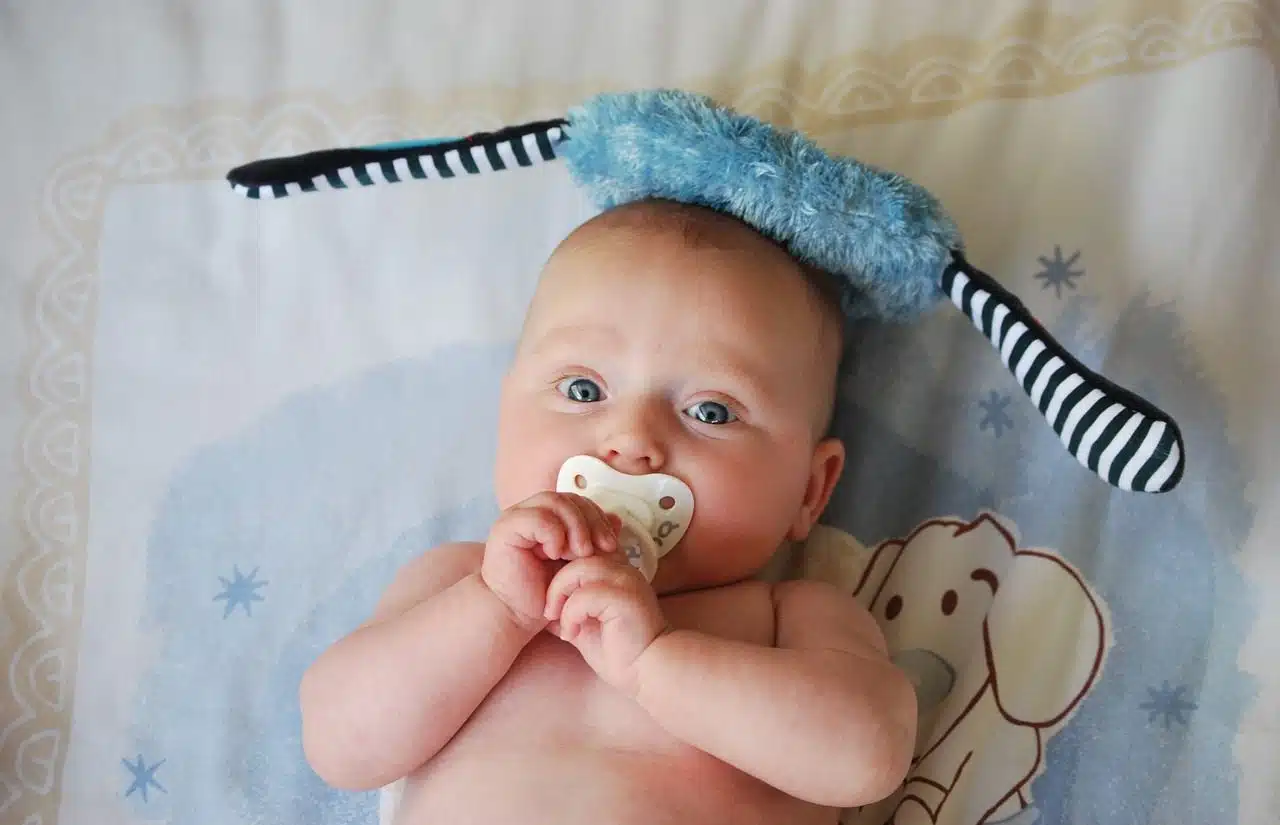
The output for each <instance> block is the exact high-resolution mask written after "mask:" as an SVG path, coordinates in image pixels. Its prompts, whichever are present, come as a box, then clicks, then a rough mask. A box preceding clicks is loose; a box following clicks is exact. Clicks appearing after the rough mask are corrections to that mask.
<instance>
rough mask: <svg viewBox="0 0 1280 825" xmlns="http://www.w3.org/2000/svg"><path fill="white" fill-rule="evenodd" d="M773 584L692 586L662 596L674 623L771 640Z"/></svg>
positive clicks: (763, 641) (746, 638)
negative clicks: (698, 587)
mask: <svg viewBox="0 0 1280 825" xmlns="http://www.w3.org/2000/svg"><path fill="white" fill-rule="evenodd" d="M772 590H773V588H772V586H771V585H770V584H768V583H767V582H762V581H745V582H740V583H738V584H730V585H725V586H723V587H712V588H708V589H706V590H695V591H691V592H688V593H681V594H679V595H675V596H667V597H665V598H663V599H662V605H663V611H664V612H665V613H666V615H667V619H668V621H670V622H671V624H672V625H674V626H676V627H685V628H689V629H693V630H701V631H703V632H705V633H710V634H711V635H713V636H719V637H721V638H726V639H738V640H740V641H745V642H753V643H755V644H772V640H773V637H774V622H773V619H774V616H773V595H772Z"/></svg>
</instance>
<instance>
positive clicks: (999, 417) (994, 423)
mask: <svg viewBox="0 0 1280 825" xmlns="http://www.w3.org/2000/svg"><path fill="white" fill-rule="evenodd" d="M1011 401H1012V399H1011V398H1009V396H1007V395H1001V394H1000V393H998V392H996V391H995V390H992V391H991V392H990V393H989V394H988V395H987V397H986V398H985V399H984V400H982V401H979V402H978V406H979V407H981V408H982V420H981V421H980V422H978V429H979V430H982V431H986V429H987V428H988V427H990V428H991V431H992V432H994V433H995V435H996V438H999V437H1000V436H1002V435H1004V431H1005V430H1012V429H1013V419H1012V418H1010V417H1009V412H1008V407H1009V404H1010V402H1011Z"/></svg>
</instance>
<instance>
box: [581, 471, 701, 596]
mask: <svg viewBox="0 0 1280 825" xmlns="http://www.w3.org/2000/svg"><path fill="white" fill-rule="evenodd" d="M556 492H558V493H577V494H578V495H580V496H584V497H585V498H589V499H591V500H592V501H594V502H595V503H596V504H597V505H599V507H600V509H602V510H604V511H605V512H606V513H613V514H614V515H616V516H617V517H618V518H619V519H620V520H621V521H622V530H621V531H620V532H619V534H618V550H619V551H621V552H623V553H626V555H627V561H629V562H631V564H632V566H633V567H635V568H636V569H638V570H639V571H640V572H641V573H643V574H644V577H645V580H646V581H653V577H654V574H655V573H657V572H658V561H659V559H661V558H662V557H663V556H665V555H666V554H667V553H670V552H671V549H672V548H673V547H675V546H676V544H678V543H679V542H680V539H681V538H683V537H684V533H685V531H686V530H688V529H689V521H690V519H692V518H693V491H692V490H690V489H689V485H687V484H685V483H684V482H683V481H681V480H680V479H678V478H676V477H675V476H669V475H665V474H663V473H649V474H647V475H642V476H633V475H627V474H626V473H620V472H618V471H617V470H615V469H613V468H612V467H610V466H609V465H608V464H606V463H604V462H603V461H601V460H600V459H598V458H595V457H594V456H589V455H575V456H574V457H573V458H570V459H569V460H568V461H566V462H565V463H564V464H563V465H562V466H561V467H560V476H559V477H558V478H557V479H556Z"/></svg>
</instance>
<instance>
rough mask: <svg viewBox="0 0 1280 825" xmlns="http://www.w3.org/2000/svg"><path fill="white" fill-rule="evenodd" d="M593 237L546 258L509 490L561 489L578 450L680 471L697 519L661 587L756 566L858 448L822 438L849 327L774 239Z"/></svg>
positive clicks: (822, 498) (505, 486)
mask: <svg viewBox="0 0 1280 825" xmlns="http://www.w3.org/2000/svg"><path fill="white" fill-rule="evenodd" d="M581 234H582V237H581V238H571V239H570V241H569V242H567V243H566V244H564V245H563V246H562V247H561V249H560V250H558V251H557V253H556V254H555V255H554V256H553V257H552V259H551V261H549V262H548V264H547V267H546V269H545V270H544V272H543V275H542V279H541V281H540V283H539V286H538V290H537V294H536V296H535V298H534V301H533V304H532V306H531V308H530V312H529V316H528V318H527V320H526V324H525V329H524V334H523V337H522V340H521V343H520V346H519V348H518V350H517V353H516V357H515V359H514V362H513V364H512V367H511V370H510V372H509V373H508V375H507V377H506V379H505V381H504V383H503V392H502V404H501V410H500V423H499V436H498V450H497V466H496V491H497V497H498V500H499V504H500V505H501V506H502V507H503V508H506V507H509V506H511V505H513V504H516V503H518V502H520V501H522V500H524V499H525V498H528V497H529V496H531V495H533V494H535V493H537V492H539V491H542V490H548V489H552V488H553V487H554V485H555V481H556V475H557V472H558V470H559V468H560V465H561V464H562V463H563V462H564V461H565V459H567V458H569V457H570V456H574V455H579V454H586V455H592V456H595V457H597V458H600V459H601V460H603V461H605V462H607V463H608V464H609V465H610V466H612V467H613V468H614V469H615V470H618V471H620V472H624V473H631V474H644V473H655V472H661V473H666V474H669V475H673V476H676V477H677V478H680V479H681V480H683V481H684V482H685V483H686V484H688V485H689V486H690V488H692V490H693V494H694V499H695V506H694V517H693V520H692V522H691V523H690V526H689V530H688V532H687V533H686V534H685V537H684V539H683V540H682V541H681V543H680V544H679V545H678V546H677V547H676V548H675V549H674V550H673V551H672V552H671V553H669V554H668V555H667V556H665V557H664V558H663V560H662V563H661V565H660V567H659V570H658V574H657V578H656V579H655V580H654V586H655V588H656V589H657V590H658V591H659V592H674V591H680V590H688V589H696V588H701V587H709V586H715V585H719V584H726V583H729V582H733V581H738V580H741V579H744V578H747V577H749V576H751V575H752V574H754V573H755V572H756V571H758V570H759V569H760V568H761V567H762V566H763V565H764V564H765V563H766V562H767V561H768V559H769V558H770V556H771V555H772V554H773V553H774V552H775V551H776V550H777V549H778V548H779V546H780V545H781V544H782V542H783V541H784V540H786V539H788V538H792V539H802V538H803V537H804V536H805V535H806V534H807V533H808V530H809V528H810V527H811V526H812V524H813V523H814V521H815V520H816V519H817V517H818V516H819V515H820V514H821V510H822V508H823V507H824V506H825V505H826V501H827V498H828V496H829V495H830V492H831V487H832V486H833V485H834V483H835V481H836V478H837V477H838V476H839V472H840V469H841V466H842V462H843V450H842V448H841V447H840V445H839V443H838V442H835V441H831V440H823V439H821V438H820V436H821V434H822V429H823V427H824V426H825V423H826V418H827V415H828V413H829V410H830V404H831V393H832V392H833V391H834V390H833V386H834V379H835V373H836V368H837V362H838V359H839V334H838V331H835V330H831V329H830V326H831V324H830V323H829V321H828V322H826V324H825V328H824V315H823V313H822V310H821V309H820V305H819V303H818V297H817V296H816V295H815V294H814V293H813V291H812V290H811V288H810V286H809V285H808V284H807V283H806V282H805V281H804V280H803V278H802V277H801V275H800V274H799V273H798V272H797V271H796V268H795V264H794V263H793V262H792V261H791V260H790V259H789V258H788V257H787V256H786V255H785V253H783V252H782V251H781V250H780V249H777V248H776V247H773V246H772V245H769V244H768V243H767V242H765V241H764V240H763V239H758V238H750V237H745V238H744V239H743V242H742V243H738V244H719V245H717V246H714V247H713V246H708V245H702V246H700V247H698V248H691V247H690V246H689V244H688V243H686V242H685V241H684V240H683V238H682V237H681V236H680V235H679V234H676V233H673V232H670V231H665V232H664V231H662V230H655V229H637V228H635V227H630V226H622V227H610V228H603V229H597V230H588V231H586V232H583V233H581ZM743 234H744V235H746V232H745V230H744V231H743Z"/></svg>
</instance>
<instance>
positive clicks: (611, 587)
mask: <svg viewBox="0 0 1280 825" xmlns="http://www.w3.org/2000/svg"><path fill="white" fill-rule="evenodd" d="M628 595H629V594H628V593H627V591H626V589H625V588H622V587H619V586H617V585H615V584H612V583H610V582H602V581H597V582H591V583H590V584H584V585H583V586H582V587H579V588H578V589H576V590H574V591H573V594H572V595H571V596H570V597H569V599H568V600H567V601H566V602H565V604H564V608H563V609H562V610H561V611H560V618H559V622H560V628H561V631H562V632H563V634H564V636H563V638H565V639H572V638H573V637H574V636H576V635H577V634H578V632H579V631H581V630H582V626H583V625H584V624H586V623H587V622H589V621H597V622H600V623H601V624H604V623H605V622H608V621H610V620H611V619H614V618H616V617H617V613H618V610H619V609H621V608H623V607H624V605H625V602H626V600H627V598H628Z"/></svg>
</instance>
